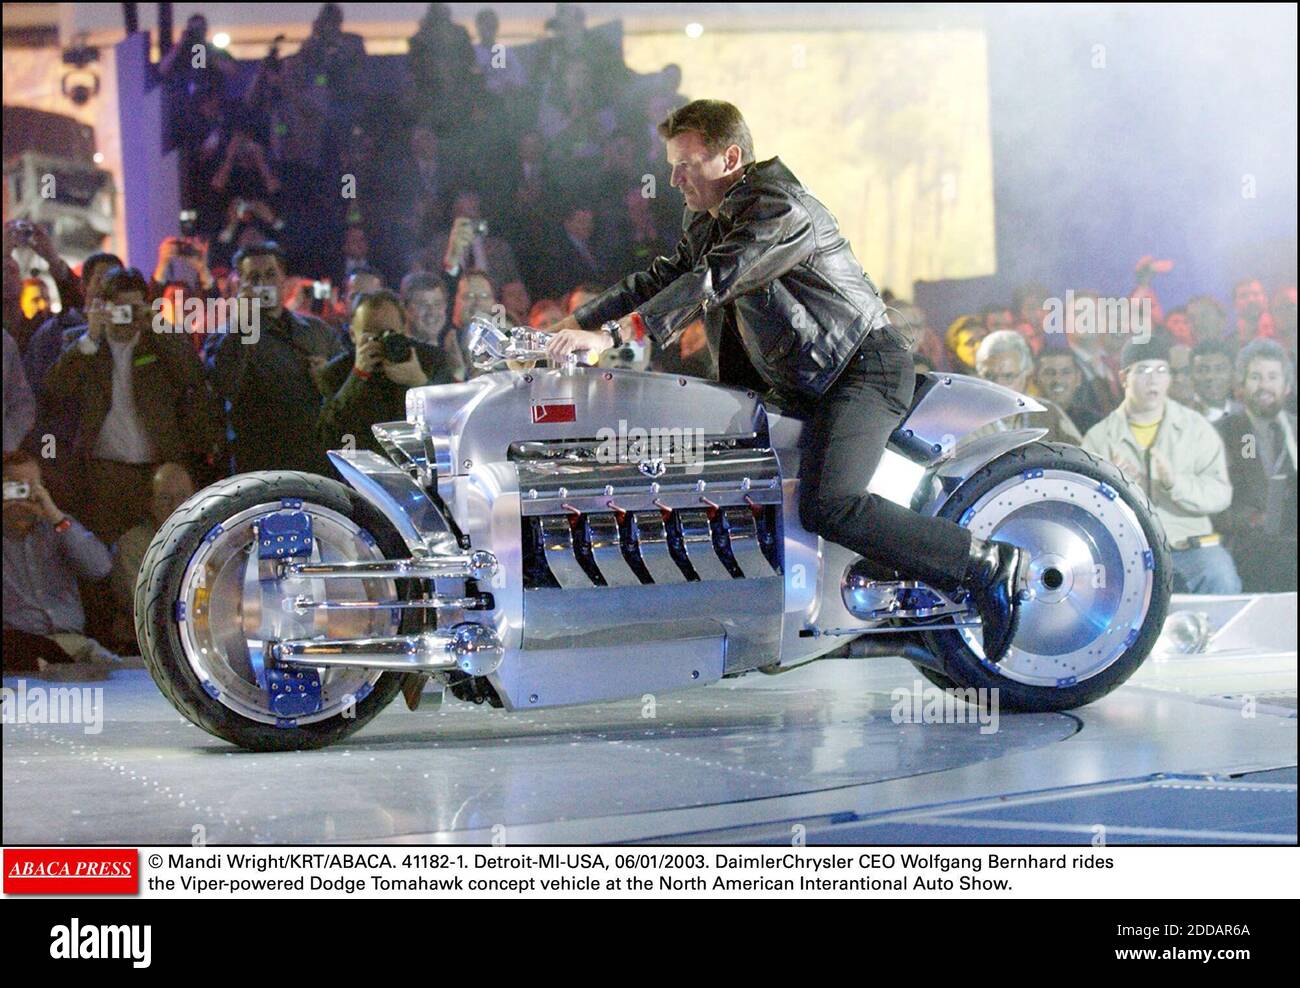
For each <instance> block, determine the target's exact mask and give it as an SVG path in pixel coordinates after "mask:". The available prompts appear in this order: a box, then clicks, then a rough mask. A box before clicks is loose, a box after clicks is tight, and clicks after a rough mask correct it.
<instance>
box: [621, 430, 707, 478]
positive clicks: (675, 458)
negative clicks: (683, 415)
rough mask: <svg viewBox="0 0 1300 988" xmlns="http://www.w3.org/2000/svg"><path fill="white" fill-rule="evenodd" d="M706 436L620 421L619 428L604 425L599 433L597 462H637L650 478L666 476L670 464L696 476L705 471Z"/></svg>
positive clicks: (701, 433)
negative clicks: (632, 424)
mask: <svg viewBox="0 0 1300 988" xmlns="http://www.w3.org/2000/svg"><path fill="white" fill-rule="evenodd" d="M704 436H705V433H704V430H703V429H664V428H658V427H655V428H650V429H643V428H640V427H639V426H632V427H629V426H628V424H627V419H619V420H618V428H617V429H613V428H611V427H609V426H605V427H603V428H602V429H600V430H598V431H597V432H596V439H597V442H598V445H597V447H596V462H598V463H635V464H637V466H638V468H639V469H640V470H641V472H642V473H643V474H645V475H646V476H647V477H650V478H651V479H655V478H657V477H661V476H663V475H664V474H665V473H667V472H668V467H669V466H670V465H680V466H684V467H685V468H686V473H688V474H697V473H699V472H701V471H702V470H703V469H704V454H705V451H706V449H707V445H708V444H707V441H706V440H705V438H704Z"/></svg>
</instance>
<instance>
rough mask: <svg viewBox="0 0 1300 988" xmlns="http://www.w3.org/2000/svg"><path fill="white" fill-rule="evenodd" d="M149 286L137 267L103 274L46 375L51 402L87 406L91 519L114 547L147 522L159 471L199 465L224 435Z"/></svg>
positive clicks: (190, 354) (81, 436) (82, 437)
mask: <svg viewBox="0 0 1300 988" xmlns="http://www.w3.org/2000/svg"><path fill="white" fill-rule="evenodd" d="M148 297H149V286H148V284H147V283H146V282H145V280H144V275H142V274H141V273H140V272H139V271H137V270H136V269H135V268H114V269H112V270H110V271H109V272H107V273H106V274H105V275H104V282H103V288H102V290H101V295H100V297H99V298H97V299H96V300H95V302H94V304H92V305H91V307H90V310H89V312H87V319H88V322H87V325H86V331H85V332H84V333H83V334H82V335H81V336H80V337H79V338H78V339H77V340H76V342H75V343H73V344H72V345H71V346H69V347H68V348H67V349H66V350H64V351H63V353H62V354H60V356H59V359H58V360H57V361H55V363H54V366H53V367H52V368H51V369H50V372H49V374H48V375H46V379H45V390H46V392H47V394H48V396H49V397H50V399H51V400H53V401H58V402H64V403H67V404H70V405H73V406H74V407H76V408H77V409H78V411H79V418H78V422H77V438H76V443H75V453H76V455H77V456H78V458H79V459H80V461H81V465H82V466H83V467H84V471H85V472H84V481H83V484H82V489H83V495H84V497H83V501H84V509H83V512H82V513H83V515H84V517H85V519H86V524H87V526H88V527H89V528H90V530H91V531H93V532H94V533H95V534H96V535H97V536H99V537H100V538H101V539H103V540H104V542H106V543H110V544H111V543H112V542H114V541H116V539H117V537H118V536H119V535H121V534H122V533H123V532H125V531H126V530H127V529H128V528H130V527H131V526H132V525H134V524H135V523H136V522H137V521H139V520H140V517H141V516H142V515H143V514H144V511H145V508H146V506H147V505H148V503H149V497H150V478H151V476H152V474H153V471H154V468H155V467H156V466H157V465H158V464H159V463H163V462H167V461H173V460H174V461H182V462H189V463H195V462H197V461H201V460H202V459H203V458H205V457H207V456H209V455H210V454H212V453H213V452H214V451H215V449H216V447H217V444H218V442H219V440H220V425H219V423H220V415H219V413H218V410H217V407H216V403H215V400H214V399H213V397H212V394H211V392H210V391H209V390H208V387H207V384H206V382H205V381H204V380H203V370H202V366H201V365H200V363H199V360H198V357H197V356H195V353H194V350H193V349H192V348H191V346H190V344H189V341H188V340H186V339H183V338H181V337H178V336H177V335H175V334H173V333H159V332H155V331H154V327H153V308H152V307H151V306H150V304H149V302H148Z"/></svg>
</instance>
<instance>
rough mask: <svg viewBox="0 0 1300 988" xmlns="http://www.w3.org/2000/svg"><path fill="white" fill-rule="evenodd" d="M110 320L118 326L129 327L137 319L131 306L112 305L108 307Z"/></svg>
mask: <svg viewBox="0 0 1300 988" xmlns="http://www.w3.org/2000/svg"><path fill="white" fill-rule="evenodd" d="M108 318H109V319H111V320H112V321H113V324H114V325H116V326H129V325H131V322H132V321H133V320H134V319H135V312H134V310H133V309H132V307H131V306H130V305H110V306H109V307H108Z"/></svg>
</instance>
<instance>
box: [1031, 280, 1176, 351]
mask: <svg viewBox="0 0 1300 988" xmlns="http://www.w3.org/2000/svg"><path fill="white" fill-rule="evenodd" d="M1043 312H1044V313H1045V316H1044V317H1043V332H1045V333H1077V334H1080V335H1088V336H1090V335H1093V334H1116V335H1123V336H1132V337H1133V339H1134V342H1137V343H1145V342H1147V340H1149V339H1151V330H1152V328H1153V321H1152V317H1151V299H1150V298H1098V297H1096V296H1093V295H1082V296H1076V295H1075V294H1074V291H1073V290H1072V289H1071V290H1067V291H1066V293H1065V298H1064V299H1059V298H1047V299H1043Z"/></svg>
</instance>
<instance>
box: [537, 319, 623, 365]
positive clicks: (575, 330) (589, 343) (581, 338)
mask: <svg viewBox="0 0 1300 988" xmlns="http://www.w3.org/2000/svg"><path fill="white" fill-rule="evenodd" d="M618 326H619V331H620V332H621V333H622V336H623V339H625V340H627V339H631V338H632V319H631V317H630V316H624V317H623V318H622V319H620V320H619V321H618ZM551 332H552V333H554V334H555V335H554V336H552V337H551V342H550V343H549V344H547V347H546V353H547V355H548V356H549V357H550V358H551V359H552V360H556V361H562V360H563V359H564V358H565V356H566V355H568V354H569V353H572V352H573V351H574V350H586V351H587V352H588V353H589V354H591V356H592V357H593V358H595V357H597V356H599V355H600V354H601V353H603V352H605V351H606V350H608V349H609V348H610V347H612V346H613V345H614V341H613V339H612V338H611V337H610V335H609V333H607V332H605V331H604V330H603V329H597V330H590V329H582V328H580V327H579V326H578V321H577V320H576V319H574V318H573V316H565V317H564V318H563V319H561V320H560V321H559V322H557V323H556V324H555V325H554V326H552V327H551Z"/></svg>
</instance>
